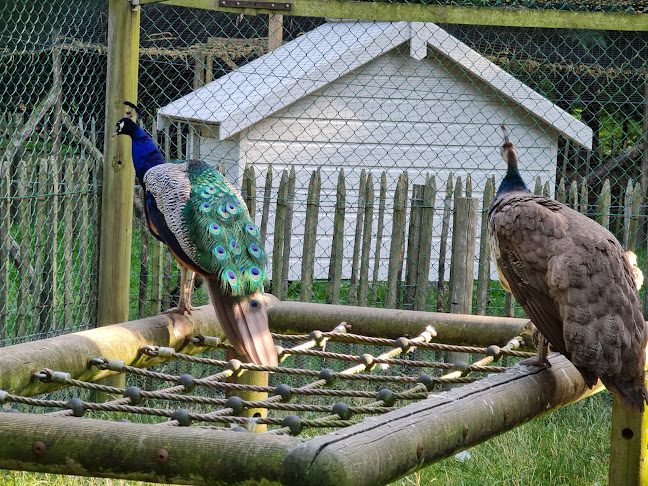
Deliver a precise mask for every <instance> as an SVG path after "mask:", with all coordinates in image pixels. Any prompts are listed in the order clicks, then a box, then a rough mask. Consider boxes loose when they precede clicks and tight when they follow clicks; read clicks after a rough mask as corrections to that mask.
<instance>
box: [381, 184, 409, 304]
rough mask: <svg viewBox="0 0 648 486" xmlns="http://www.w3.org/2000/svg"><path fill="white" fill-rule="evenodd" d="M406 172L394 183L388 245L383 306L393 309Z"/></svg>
mask: <svg viewBox="0 0 648 486" xmlns="http://www.w3.org/2000/svg"><path fill="white" fill-rule="evenodd" d="M407 179H408V177H407V172H403V173H402V174H401V175H400V177H399V178H398V182H397V183H396V192H395V194H394V210H393V214H394V215H393V216H392V233H391V244H390V245H389V264H388V267H387V295H386V296H385V307H387V308H388V309H393V308H395V307H396V303H397V302H398V300H399V299H398V290H399V283H400V279H401V272H402V271H403V256H404V253H405V251H404V246H405V221H406V217H407V192H408V189H407V187H408V181H407Z"/></svg>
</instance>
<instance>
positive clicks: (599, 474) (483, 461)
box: [0, 391, 612, 486]
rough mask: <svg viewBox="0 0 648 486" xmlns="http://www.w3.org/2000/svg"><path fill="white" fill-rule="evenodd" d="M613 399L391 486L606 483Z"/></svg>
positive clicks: (88, 484) (529, 427)
mask: <svg viewBox="0 0 648 486" xmlns="http://www.w3.org/2000/svg"><path fill="white" fill-rule="evenodd" d="M611 411H612V400H611V395H610V394H609V393H608V392H606V391H604V392H601V393H599V394H597V395H595V396H593V397H590V398H587V399H585V400H582V401H580V402H578V403H575V404H573V405H570V406H568V407H565V408H562V409H560V410H557V411H555V412H553V413H551V414H548V415H545V416H543V417H540V418H538V419H536V420H533V421H531V422H529V423H527V424H525V425H523V426H521V427H518V428H516V429H514V430H512V431H510V432H507V433H505V434H503V435H501V436H499V437H496V438H494V439H491V440H489V441H487V442H485V443H483V444H480V445H478V446H476V447H474V448H472V449H469V453H470V458H469V459H466V460H463V461H461V460H458V459H456V458H455V457H450V458H448V459H446V460H444V461H441V462H439V463H436V464H433V465H431V466H429V467H427V468H425V469H423V470H421V471H419V472H417V473H414V474H411V475H409V476H407V477H405V478H403V479H401V480H399V481H396V482H394V483H392V486H412V485H416V486H418V485H428V484H431V485H439V486H442V485H452V486H483V485H485V484H488V485H492V486H498V485H501V486H531V485H543V486H593V485H595V484H600V485H604V484H607V469H608V464H609V459H608V455H609V447H610V445H609V444H610V442H609V437H610V423H611ZM0 484H5V485H7V486H28V485H53V486H59V485H60V486H63V485H64V486H100V485H101V486H103V485H106V486H144V485H151V484H152V483H142V482H139V481H124V480H112V479H102V478H82V477H75V476H60V475H55V474H40V473H29V472H21V471H0Z"/></svg>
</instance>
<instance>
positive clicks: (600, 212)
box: [596, 179, 612, 228]
mask: <svg viewBox="0 0 648 486" xmlns="http://www.w3.org/2000/svg"><path fill="white" fill-rule="evenodd" d="M611 205H612V190H611V188H610V179H605V181H604V182H603V188H602V189H601V193H600V194H599V200H598V204H597V206H596V212H597V216H596V221H597V222H598V224H600V225H601V226H603V227H604V228H609V227H610V207H611Z"/></svg>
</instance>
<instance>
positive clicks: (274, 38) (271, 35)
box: [268, 13, 284, 51]
mask: <svg viewBox="0 0 648 486" xmlns="http://www.w3.org/2000/svg"><path fill="white" fill-rule="evenodd" d="M283 17H284V16H283V15H281V14H276V13H272V14H270V15H268V51H273V50H275V49H276V48H277V47H280V46H281V44H282V43H283Z"/></svg>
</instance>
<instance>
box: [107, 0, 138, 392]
mask: <svg viewBox="0 0 648 486" xmlns="http://www.w3.org/2000/svg"><path fill="white" fill-rule="evenodd" d="M139 19H140V7H139V6H133V5H131V4H130V3H129V2H124V1H123V0H110V1H109V5H108V78H107V80H106V123H105V127H106V128H105V132H104V133H105V134H106V137H105V142H104V168H103V196H102V204H101V234H100V240H99V248H100V251H99V277H98V280H99V302H98V309H97V324H98V325H99V326H105V325H107V324H112V323H117V322H125V321H127V320H128V307H129V305H128V304H129V298H130V295H129V294H130V258H131V239H132V233H133V229H132V228H133V223H132V218H133V181H134V169H133V163H132V159H131V140H130V137H126V136H118V137H115V138H114V139H111V138H110V134H112V133H113V131H114V127H115V124H116V123H117V120H119V119H120V118H121V117H122V116H124V105H123V102H124V101H125V100H128V101H132V102H136V101H137V68H138V61H139V30H140V26H139ZM110 383H111V384H113V385H114V386H120V385H122V386H123V384H124V378H123V377H120V378H117V379H115V380H114V381H113V380H112V379H111V380H110ZM97 398H98V399H105V398H106V397H105V396H101V395H99V394H98V396H97Z"/></svg>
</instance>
